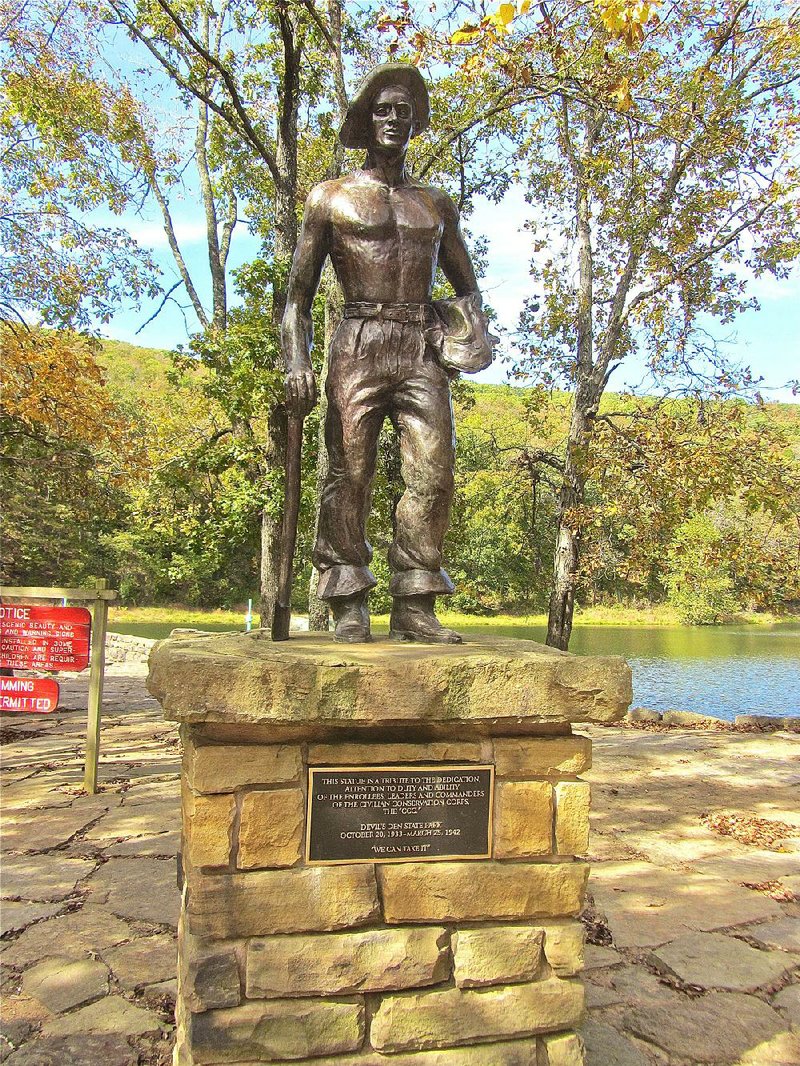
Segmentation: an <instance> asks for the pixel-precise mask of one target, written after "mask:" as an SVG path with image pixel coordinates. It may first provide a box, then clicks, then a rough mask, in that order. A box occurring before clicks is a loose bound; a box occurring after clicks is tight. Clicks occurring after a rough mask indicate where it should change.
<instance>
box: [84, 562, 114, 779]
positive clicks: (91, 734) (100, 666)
mask: <svg viewBox="0 0 800 1066" xmlns="http://www.w3.org/2000/svg"><path fill="white" fill-rule="evenodd" d="M95 588H96V589H97V591H98V592H103V591H104V590H105V589H107V588H108V582H107V581H106V580H100V581H96V582H95ZM107 625H108V600H106V599H104V598H103V597H101V596H98V597H97V599H96V600H95V601H94V603H93V604H92V658H91V669H90V673H89V720H88V722H87V726H86V763H85V767H84V774H83V787H84V789H85V790H86V791H87V792H88V793H89V794H90V795H91V794H94V793H95V792H97V762H98V759H99V757H100V714H101V711H102V708H103V671H104V668H105V660H106V628H107Z"/></svg>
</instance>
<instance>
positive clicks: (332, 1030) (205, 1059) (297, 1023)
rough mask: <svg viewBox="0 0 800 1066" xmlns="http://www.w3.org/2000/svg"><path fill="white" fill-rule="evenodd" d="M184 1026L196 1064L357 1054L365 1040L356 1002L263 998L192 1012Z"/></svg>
mask: <svg viewBox="0 0 800 1066" xmlns="http://www.w3.org/2000/svg"><path fill="white" fill-rule="evenodd" d="M189 1026H190V1046H191V1049H192V1058H193V1061H194V1063H195V1064H196V1066H206V1064H211V1063H218V1062H225V1063H240V1062H248V1061H255V1062H273V1061H277V1062H284V1061H286V1060H291V1059H304V1058H307V1057H312V1056H320V1055H336V1054H342V1053H344V1052H347V1051H355V1050H357V1049H358V1048H359V1047H360V1046H361V1043H362V1042H363V1040H364V1004H363V1001H362V1000H360V999H358V1000H356V999H354V1000H349V1001H335V1000H324V999H322V1000H320V999H317V1000H315V999H305V1000H297V999H295V1000H285V1001H280V1000H264V1001H262V1002H259V1003H244V1004H242V1005H241V1006H240V1007H233V1008H231V1009H230V1010H210V1011H206V1012H205V1013H204V1014H193V1015H192V1016H191V1020H190V1022H189Z"/></svg>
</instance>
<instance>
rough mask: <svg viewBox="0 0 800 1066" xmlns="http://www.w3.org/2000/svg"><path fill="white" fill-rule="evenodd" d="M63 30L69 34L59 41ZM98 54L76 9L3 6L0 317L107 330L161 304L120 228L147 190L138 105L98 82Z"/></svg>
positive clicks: (146, 266) (146, 268)
mask: <svg viewBox="0 0 800 1066" xmlns="http://www.w3.org/2000/svg"><path fill="white" fill-rule="evenodd" d="M56 31H57V32H56ZM91 64H92V55H91V45H90V42H88V41H87V39H86V37H85V36H84V35H83V34H82V33H81V32H80V20H79V19H78V18H76V12H75V11H74V9H73V8H72V7H71V6H70V5H66V6H64V5H62V4H59V5H57V6H56V5H55V4H52V5H51V4H50V3H49V2H48V0H41V2H39V3H35V4H18V3H5V2H3V3H0V247H1V250H0V317H1V318H3V319H6V320H8V319H13V320H16V321H20V320H22V318H23V317H24V316H25V315H28V316H30V315H36V316H38V318H39V319H40V320H41V321H43V322H44V323H46V324H48V325H53V326H78V327H85V326H87V325H88V324H89V321H90V320H91V319H92V318H99V319H100V320H102V321H107V320H108V318H109V317H110V316H111V314H112V313H113V311H114V309H115V307H116V306H117V304H118V303H119V301H120V300H121V299H122V298H123V295H124V298H126V299H127V300H131V299H134V300H135V299H136V298H138V297H141V296H145V295H153V294H154V293H155V291H156V286H155V281H154V273H153V270H154V268H153V264H152V263H151V261H150V260H149V258H148V257H147V256H146V255H144V254H142V253H141V252H140V251H139V250H138V249H137V248H136V245H135V243H134V242H133V241H132V240H131V238H130V237H129V235H128V234H127V233H126V232H125V231H124V230H123V229H122V228H120V227H115V226H113V225H98V224H96V223H95V222H94V221H93V219H92V211H93V210H94V209H96V208H97V207H99V206H108V207H110V208H111V211H112V212H114V213H117V214H118V213H120V212H121V211H122V210H123V208H124V207H126V206H127V205H128V204H129V203H131V202H132V200H133V199H135V197H136V195H137V194H138V193H139V192H140V191H141V188H142V175H141V173H140V172H139V171H138V168H137V165H136V162H135V159H134V156H135V154H136V152H135V148H136V143H137V139H138V138H137V133H136V120H135V115H136V104H135V101H134V100H133V98H132V97H131V94H130V93H129V92H128V91H127V90H126V88H125V87H124V86H120V85H116V86H115V85H112V84H111V83H110V82H109V81H108V80H107V79H104V78H97V77H92V76H90V75H89V74H87V68H88V67H90V66H91Z"/></svg>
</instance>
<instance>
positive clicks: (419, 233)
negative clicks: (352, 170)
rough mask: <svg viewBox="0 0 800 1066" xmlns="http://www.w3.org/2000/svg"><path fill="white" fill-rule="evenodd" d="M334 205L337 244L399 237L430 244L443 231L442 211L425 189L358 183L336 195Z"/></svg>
mask: <svg viewBox="0 0 800 1066" xmlns="http://www.w3.org/2000/svg"><path fill="white" fill-rule="evenodd" d="M332 206H333V211H332V213H331V223H332V230H333V241H334V244H337V243H338V242H340V241H341V242H343V243H344V244H345V245H348V244H350V243H351V242H355V243H359V242H361V241H368V242H371V241H379V242H380V241H387V242H390V243H393V242H394V241H398V240H399V241H401V242H403V243H406V242H410V243H412V244H420V245H423V246H424V245H427V246H429V247H430V246H435V245H437V244H438V241H439V238H440V237H441V234H442V228H443V223H442V218H441V215H440V212H439V211H438V209H437V205H436V203H435V202H434V200H433V197H432V196H431V195H430V193H429V192H428V191H427V190H425V189H420V188H415V187H413V186H411V187H409V186H405V187H401V188H399V189H389V188H387V187H385V186H381V185H369V186H356V187H355V188H351V189H348V190H347V191H346V192H343V193H342V194H341V195H339V196H337V197H336V201H335V203H334V204H333V205H332Z"/></svg>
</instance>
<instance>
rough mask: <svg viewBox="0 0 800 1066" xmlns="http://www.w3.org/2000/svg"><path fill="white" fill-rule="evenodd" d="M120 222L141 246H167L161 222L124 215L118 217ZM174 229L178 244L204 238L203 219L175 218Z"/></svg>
mask: <svg viewBox="0 0 800 1066" xmlns="http://www.w3.org/2000/svg"><path fill="white" fill-rule="evenodd" d="M120 223H121V225H122V226H123V228H124V229H126V230H127V231H128V233H130V235H131V237H133V239H134V240H135V241H136V242H137V244H139V245H140V246H141V247H142V248H166V247H167V244H168V241H167V235H166V233H165V232H164V227H163V225H161V223H159V222H150V221H146V220H144V219H140V218H128V217H125V216H123V217H122V218H121V219H120ZM174 229H175V238H176V240H177V241H178V244H179V245H184V244H197V243H199V242H200V241H205V239H206V224H205V220H204V219H203V220H201V219H177V220H175V222H174Z"/></svg>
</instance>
